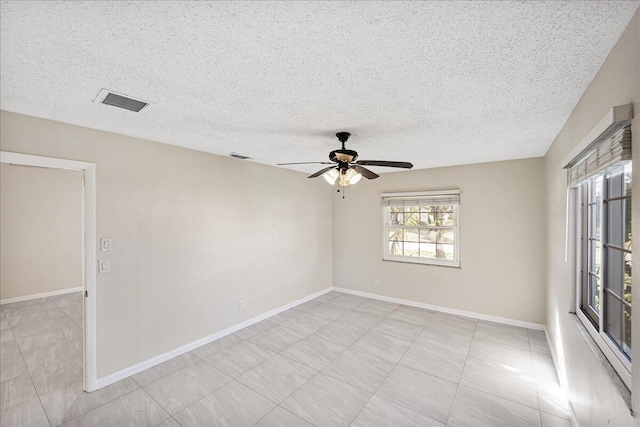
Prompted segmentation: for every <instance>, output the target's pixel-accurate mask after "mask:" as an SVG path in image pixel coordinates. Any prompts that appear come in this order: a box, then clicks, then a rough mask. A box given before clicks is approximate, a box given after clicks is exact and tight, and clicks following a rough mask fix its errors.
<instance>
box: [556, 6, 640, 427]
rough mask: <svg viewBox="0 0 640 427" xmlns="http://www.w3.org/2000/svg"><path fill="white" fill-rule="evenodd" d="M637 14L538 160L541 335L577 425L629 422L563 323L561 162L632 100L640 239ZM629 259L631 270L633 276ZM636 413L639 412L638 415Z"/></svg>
mask: <svg viewBox="0 0 640 427" xmlns="http://www.w3.org/2000/svg"><path fill="white" fill-rule="evenodd" d="M639 27H640V12H637V13H636V15H635V17H634V18H633V19H632V21H631V22H630V23H629V26H628V27H627V29H626V31H625V32H624V33H623V35H622V37H621V38H620V40H619V41H618V43H617V44H616V46H615V47H614V49H613V50H612V51H611V53H610V54H609V57H608V58H607V60H606V61H605V63H604V64H603V66H602V68H601V69H600V71H599V72H598V74H597V75H596V77H595V78H594V80H593V81H592V82H591V84H590V86H589V88H588V89H587V90H586V92H585V93H584V95H583V97H582V99H581V100H580V102H579V104H578V105H577V106H576V108H575V110H574V111H573V113H572V114H571V116H570V117H569V119H568V120H567V122H566V124H565V125H564V127H563V129H562V130H561V132H560V133H559V134H558V136H557V138H556V140H555V142H554V143H553V145H552V146H551V148H550V149H549V151H548V152H547V155H546V156H545V168H546V178H547V179H546V180H547V194H548V201H547V213H546V216H547V236H548V238H547V254H548V255H547V264H548V270H547V292H548V297H547V300H548V302H547V320H546V323H547V330H548V333H549V338H550V340H551V342H552V343H553V349H552V350H553V351H554V353H555V354H556V355H557V357H558V360H559V370H560V371H561V373H563V372H566V379H567V383H568V389H569V398H570V400H571V404H572V406H573V409H574V412H575V415H576V417H577V419H578V422H579V423H580V425H581V426H587V425H592V426H606V425H612V426H626V425H638V424H637V421H638V420H637V419H636V420H635V421H636V422H635V423H634V420H633V419H632V417H631V415H630V414H629V410H628V409H627V408H626V406H625V404H624V403H623V402H622V401H621V400H620V398H619V396H618V394H617V392H616V391H615V390H614V388H613V386H612V385H611V383H610V382H609V379H608V377H607V376H606V375H605V373H604V372H603V371H602V369H601V368H600V366H599V364H598V362H597V361H596V359H595V357H594V356H593V354H592V352H591V351H590V350H589V348H588V347H587V345H586V343H585V340H584V339H583V338H582V336H581V335H580V334H579V332H578V330H577V328H576V326H575V325H574V323H573V322H572V320H571V318H570V314H569V311H570V310H572V309H573V308H574V303H573V300H574V293H573V292H574V275H573V273H572V266H571V264H570V263H569V264H566V263H565V262H564V244H565V198H566V188H567V187H566V172H565V171H564V170H562V169H561V164H560V163H561V161H562V159H563V158H564V157H565V156H566V155H567V154H568V153H569V152H570V151H571V149H572V148H573V147H574V146H575V145H576V144H578V143H579V142H580V140H581V139H582V138H583V137H584V136H585V135H586V134H587V133H588V132H589V131H590V130H591V129H592V128H593V127H594V126H595V125H596V124H597V123H598V121H599V120H600V119H601V118H602V117H603V116H604V115H605V114H606V113H607V112H608V111H609V109H611V107H613V106H616V105H624V104H629V103H633V104H634V110H635V115H636V118H635V119H634V121H633V125H632V126H633V127H632V133H633V134H634V138H633V148H632V149H633V157H634V159H633V163H634V164H633V168H634V169H635V173H634V176H633V184H632V185H633V208H632V210H633V232H634V233H635V234H637V235H640V232H638V231H640V227H639V226H638V224H640V163H639V162H638V159H639V158H640V117H639V116H640V31H639ZM639 261H640V257H638V256H636V257H635V259H634V264H633V271H636V272H637V271H640V262H639ZM639 291H640V275H639V274H635V275H634V277H633V300H634V301H640V292H639ZM632 341H633V346H634V350H633V358H634V373H633V384H634V390H632V391H633V396H634V400H635V405H636V408H640V399H639V397H640V375H639V374H640V351H638V350H639V349H640V316H637V315H636V313H634V318H633V337H632ZM637 412H639V413H640V410H637Z"/></svg>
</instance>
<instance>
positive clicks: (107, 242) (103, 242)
mask: <svg viewBox="0 0 640 427" xmlns="http://www.w3.org/2000/svg"><path fill="white" fill-rule="evenodd" d="M111 241H112V239H111V237H102V238H101V239H100V251H101V252H107V251H110V250H111V243H112V242H111Z"/></svg>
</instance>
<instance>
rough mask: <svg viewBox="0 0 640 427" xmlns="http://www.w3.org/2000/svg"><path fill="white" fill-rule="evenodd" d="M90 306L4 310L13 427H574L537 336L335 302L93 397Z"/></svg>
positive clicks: (41, 303) (325, 300)
mask: <svg viewBox="0 0 640 427" xmlns="http://www.w3.org/2000/svg"><path fill="white" fill-rule="evenodd" d="M81 304H82V301H81V296H80V295H79V294H73V295H71V294H69V295H63V296H56V297H51V298H44V299H41V300H33V301H28V302H22V303H15V304H7V305H3V306H2V307H1V309H2V310H1V313H0V314H1V318H0V320H1V327H2V333H1V334H2V335H1V336H2V344H1V346H2V347H1V350H2V351H1V355H0V356H1V359H0V366H1V371H2V379H1V380H2V382H1V383H0V392H1V399H0V402H1V403H0V404H1V406H0V410H1V422H0V424H1V425H2V426H3V427H8V426H40V425H42V426H58V425H64V426H119V427H120V426H127V425H130V426H156V425H157V426H165V427H168V426H182V427H188V426H223V425H225V426H226V425H228V426H252V425H255V426H348V425H351V426H474V427H475V426H510V427H511V426H525V425H526V426H544V427H547V426H567V427H569V426H571V422H570V421H569V416H568V413H567V402H566V400H565V398H564V397H563V394H562V392H561V390H560V387H559V385H558V380H557V377H556V374H555V371H554V369H553V364H552V362H551V358H550V356H549V350H548V348H547V344H546V341H545V336H544V334H543V333H542V332H538V331H532V330H527V329H522V328H516V327H511V326H505V325H501V324H496V323H489V322H482V321H476V320H474V319H469V318H464V317H458V316H452V315H448V314H443V313H436V312H432V311H428V310H423V309H419V308H413V307H408V306H401V305H398V304H391V303H387V302H382V301H377V300H372V299H367V298H361V297H357V296H353V295H347V294H342V293H338V292H330V293H328V294H325V295H323V296H321V297H319V298H316V299H315V300H313V301H309V302H307V303H304V304H302V305H299V306H298V307H295V308H294V309H291V310H288V311H285V312H283V313H280V314H278V315H276V316H274V317H272V318H270V319H268V320H265V321H262V322H260V323H257V324H255V325H252V326H250V327H248V328H245V329H242V330H240V331H238V332H236V333H235V334H231V335H228V336H226V337H224V338H221V339H219V340H217V341H214V342H212V343H210V344H207V345H204V346H202V347H199V348H197V349H195V350H193V351H191V352H190V353H186V354H183V355H181V356H178V357H176V358H174V359H171V360H169V361H167V362H164V363H162V364H160V365H157V366H155V367H153V368H150V369H148V370H147V371H144V372H141V373H139V374H136V375H133V376H132V377H129V378H126V379H124V380H122V381H119V382H117V383H115V384H112V385H110V386H108V387H105V388H103V389H100V390H98V391H96V392H93V393H84V392H83V391H82V371H81V359H82V345H81V343H82V335H81V330H80V327H81Z"/></svg>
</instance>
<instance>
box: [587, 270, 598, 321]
mask: <svg viewBox="0 0 640 427" xmlns="http://www.w3.org/2000/svg"><path fill="white" fill-rule="evenodd" d="M589 305H590V306H591V308H593V309H594V310H595V311H596V313H600V278H599V277H598V276H594V275H593V274H590V275H589Z"/></svg>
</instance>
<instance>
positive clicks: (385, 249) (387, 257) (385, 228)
mask: <svg viewBox="0 0 640 427" xmlns="http://www.w3.org/2000/svg"><path fill="white" fill-rule="evenodd" d="M443 195H458V196H459V195H460V190H458V189H455V190H438V191H415V192H402V193H382V194H381V198H385V197H425V198H427V197H433V196H443ZM387 208H388V206H384V205H383V206H382V260H383V261H394V262H405V263H409V264H424V265H436V266H441V267H454V268H460V204H457V205H454V212H455V216H456V225H455V226H453V227H450V226H447V227H442V228H452V229H453V230H454V236H455V238H454V254H455V259H454V260H453V261H449V260H442V259H436V258H420V257H409V256H399V255H391V254H390V253H389V244H388V241H389V228H390V227H391V224H390V222H391V221H390V216H389V209H387ZM411 228H419V229H420V228H422V229H433V228H438V227H434V226H428V225H424V226H415V227H411Z"/></svg>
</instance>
